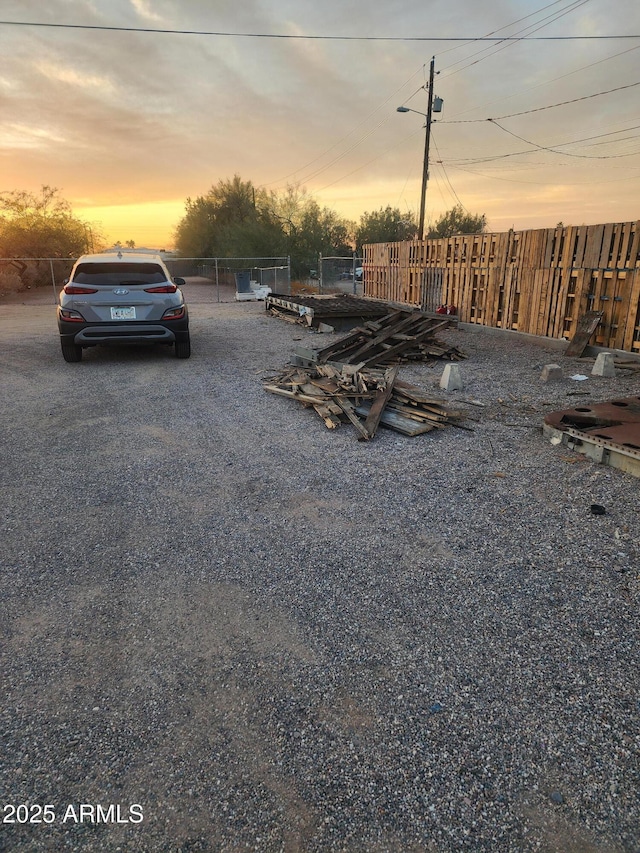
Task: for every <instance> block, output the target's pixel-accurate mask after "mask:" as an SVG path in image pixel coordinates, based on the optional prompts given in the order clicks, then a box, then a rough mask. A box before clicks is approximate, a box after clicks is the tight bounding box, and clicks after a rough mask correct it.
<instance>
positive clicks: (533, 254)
mask: <svg viewBox="0 0 640 853" xmlns="http://www.w3.org/2000/svg"><path fill="white" fill-rule="evenodd" d="M363 267H364V292H365V295H366V296H370V297H374V298H377V299H386V300H389V301H393V302H400V303H403V304H407V305H414V306H417V307H420V308H422V309H423V310H425V311H435V310H436V308H437V307H438V306H440V305H452V306H455V308H456V310H457V314H458V316H459V319H460V320H461V321H462V322H465V323H478V324H480V325H484V326H493V327H496V328H502V329H517V330H518V331H520V332H527V333H529V334H533V335H544V336H547V337H551V338H571V337H572V336H573V334H574V332H575V330H576V327H577V324H578V321H579V319H580V317H581V316H582V315H584V314H585V313H586V312H587V311H602V312H603V316H602V320H601V322H600V325H599V326H598V328H597V329H596V332H595V333H594V336H593V338H592V343H595V344H597V345H598V346H604V347H607V348H611V349H614V348H615V349H622V350H629V351H631V352H640V221H638V222H623V223H615V224H608V225H579V226H570V227H558V228H547V229H539V230H534V231H508V232H506V233H502V234H467V235H463V236H459V237H449V238H445V239H438V240H423V241H418V240H413V241H406V242H402V243H376V244H372V245H369V246H365V247H364V261H363Z"/></svg>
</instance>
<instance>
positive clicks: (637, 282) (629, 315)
mask: <svg viewBox="0 0 640 853" xmlns="http://www.w3.org/2000/svg"><path fill="white" fill-rule="evenodd" d="M639 230H640V229H639ZM627 287H628V289H629V294H630V295H629V305H628V307H627V310H626V312H625V319H624V338H623V340H624V346H623V349H625V350H629V352H631V351H633V349H634V342H635V341H636V340H637V338H636V327H637V326H638V324H639V323H640V269H637V270H634V271H633V272H628V273H627Z"/></svg>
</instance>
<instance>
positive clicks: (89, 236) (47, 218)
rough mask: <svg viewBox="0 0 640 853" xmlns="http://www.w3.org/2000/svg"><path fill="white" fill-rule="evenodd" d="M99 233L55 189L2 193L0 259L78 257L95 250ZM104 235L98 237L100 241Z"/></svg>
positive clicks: (45, 187) (0, 197) (46, 188)
mask: <svg viewBox="0 0 640 853" xmlns="http://www.w3.org/2000/svg"><path fill="white" fill-rule="evenodd" d="M95 238H96V234H95V233H94V231H93V229H92V228H91V227H90V226H89V225H88V224H87V223H86V222H83V221H82V220H81V219H78V218H77V217H76V216H74V215H73V212H72V210H71V205H70V204H69V202H68V201H65V200H64V199H63V198H61V197H60V195H59V190H58V189H56V188H55V187H49V186H46V185H45V186H43V187H42V189H41V191H40V194H39V195H36V194H34V193H30V192H25V191H20V190H13V191H11V192H0V256H2V257H4V258H74V257H78V255H82V254H84V253H85V252H87V251H88V250H90V249H91V248H92V244H93V241H94V239H95ZM100 238H101V235H98V239H100Z"/></svg>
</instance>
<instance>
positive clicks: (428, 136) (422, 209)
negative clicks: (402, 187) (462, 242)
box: [418, 56, 436, 240]
mask: <svg viewBox="0 0 640 853" xmlns="http://www.w3.org/2000/svg"><path fill="white" fill-rule="evenodd" d="M435 65H436V58H435V56H432V57H431V66H430V68H429V105H428V107H427V124H426V131H425V136H424V163H423V167H422V195H421V197H420V222H419V226H418V240H423V239H424V214H425V205H426V201H427V181H428V180H429V143H430V142H431V115H432V112H433V77H434V74H435Z"/></svg>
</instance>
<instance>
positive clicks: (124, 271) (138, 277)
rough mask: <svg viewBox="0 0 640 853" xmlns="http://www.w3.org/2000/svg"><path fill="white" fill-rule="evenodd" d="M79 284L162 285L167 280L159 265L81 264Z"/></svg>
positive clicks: (78, 276)
mask: <svg viewBox="0 0 640 853" xmlns="http://www.w3.org/2000/svg"><path fill="white" fill-rule="evenodd" d="M73 280H74V281H75V282H76V283H77V284H109V285H111V284H125V283H126V284H160V283H162V282H163V281H166V280H167V277H166V275H165V273H164V272H163V270H162V267H159V266H158V264H118V263H116V264H113V263H104V264H79V265H78V268H77V269H76V271H75V274H74V276H73Z"/></svg>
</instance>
